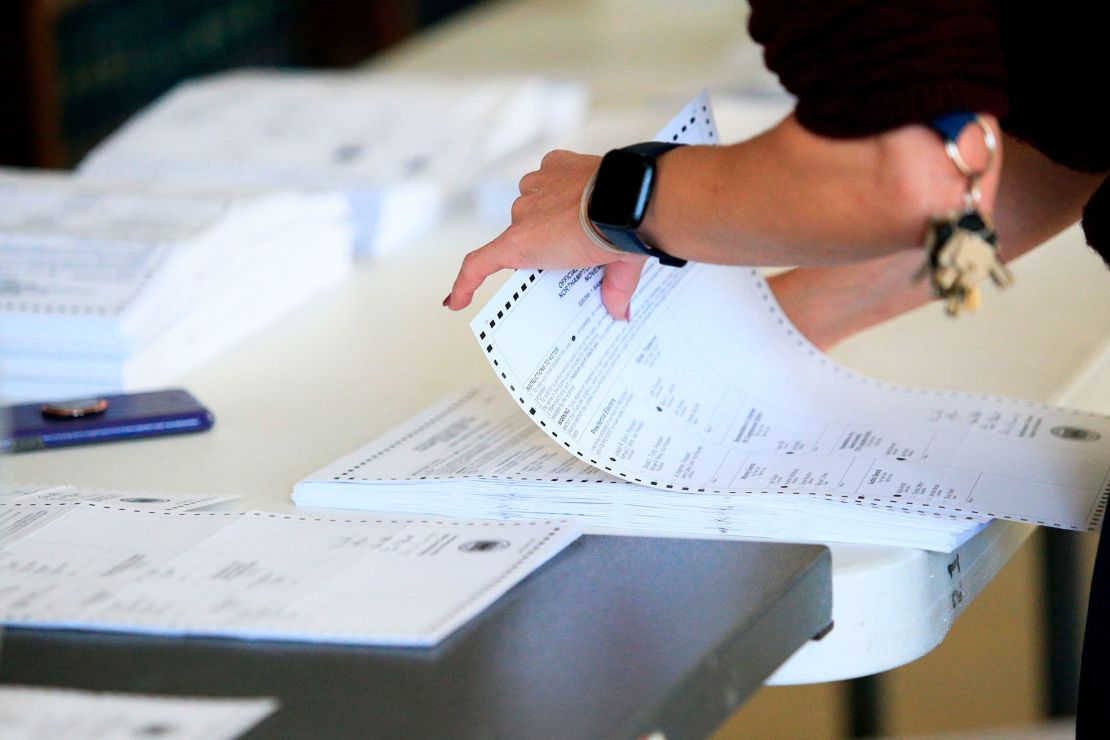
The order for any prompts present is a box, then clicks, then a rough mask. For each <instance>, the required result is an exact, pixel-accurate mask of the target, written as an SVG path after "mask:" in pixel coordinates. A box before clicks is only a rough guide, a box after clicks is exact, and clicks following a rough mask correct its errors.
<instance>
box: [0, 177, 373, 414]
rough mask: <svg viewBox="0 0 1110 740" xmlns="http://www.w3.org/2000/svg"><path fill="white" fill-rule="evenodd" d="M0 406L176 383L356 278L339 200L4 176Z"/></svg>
mask: <svg viewBox="0 0 1110 740" xmlns="http://www.w3.org/2000/svg"><path fill="white" fill-rule="evenodd" d="M0 202H2V203H3V204H4V207H3V208H2V209H0V276H2V277H0V397H2V398H3V399H4V400H7V401H17V400H30V399H40V398H73V397H79V396H82V395H86V394H100V393H106V392H112V391H121V390H123V391H128V390H135V389H139V388H144V387H153V386H160V385H164V384H167V383H172V382H174V381H176V380H177V379H179V378H180V377H181V376H182V375H183V374H184V373H185V372H187V371H189V370H190V369H192V368H195V367H197V366H198V365H200V364H201V363H203V362H205V361H207V360H209V359H210V358H212V357H213V356H214V355H216V354H217V353H219V352H220V351H222V350H224V349H226V348H228V347H230V346H232V345H233V344H235V343H236V342H237V341H239V340H240V339H242V338H243V337H245V336H246V335H247V334H249V333H251V332H253V331H255V330H257V329H258V328H260V327H261V326H263V325H265V324H267V323H268V322H270V321H272V320H274V319H275V318H276V317H278V316H280V315H282V314H284V313H286V312H287V311H289V310H290V309H292V308H293V307H295V306H297V305H299V304H301V303H303V302H304V301H305V300H307V299H308V298H310V297H311V296H313V295H315V294H317V293H318V292H320V291H321V290H322V289H324V288H326V287H327V286H330V285H333V284H334V283H336V282H337V281H338V280H340V279H342V278H343V277H344V276H346V275H347V274H348V273H349V271H350V263H351V259H350V255H351V241H352V234H351V226H350V223H349V218H348V213H347V202H346V200H345V199H344V198H343V197H342V196H341V195H338V194H325V193H320V194H316V195H308V194H303V193H300V194H298V193H280V192H272V191H266V192H257V191H249V190H244V189H236V190H230V189H226V188H225V189H223V190H213V189H210V188H209V189H205V190H203V191H199V190H197V189H195V188H188V187H181V186H161V185H154V184H144V185H141V186H138V185H133V184H126V183H114V184H112V183H106V182H90V181H85V180H82V179H80V178H74V177H69V176H64V175H50V174H42V173H29V172H22V171H15V170H2V171H0Z"/></svg>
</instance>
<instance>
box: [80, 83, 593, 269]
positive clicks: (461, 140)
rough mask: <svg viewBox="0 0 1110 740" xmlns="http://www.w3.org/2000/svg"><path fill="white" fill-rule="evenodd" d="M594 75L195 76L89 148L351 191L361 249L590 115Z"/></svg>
mask: <svg viewBox="0 0 1110 740" xmlns="http://www.w3.org/2000/svg"><path fill="white" fill-rule="evenodd" d="M585 106H586V94H585V92H584V90H583V88H582V87H581V86H580V85H576V84H571V83H564V82H554V81H550V80H545V79H537V78H494V79H472V78H467V79H450V78H443V77H427V76H414V75H392V74H382V73H366V72H288V71H282V72H279V71H272V70H271V71H255V70H248V71H236V72H232V73H227V74H222V75H217V76H214V77H209V78H205V79H202V80H198V81H195V82H189V83H185V84H183V85H181V86H179V87H178V88H176V89H175V90H174V91H172V92H171V93H169V94H168V95H167V96H165V97H164V98H163V99H161V100H160V101H158V102H157V103H155V104H154V105H153V106H152V107H151V108H149V109H148V110H146V111H144V112H143V113H141V114H140V115H138V116H137V117H135V118H134V119H133V120H132V121H130V122H129V123H128V124H127V125H126V126H124V127H123V128H122V129H121V130H120V131H119V132H118V133H116V134H115V135H114V136H112V137H110V138H109V139H108V140H107V141H106V142H104V143H103V144H102V145H101V146H99V147H98V148H97V149H96V150H94V151H93V152H92V154H90V155H89V157H88V158H86V160H85V161H84V162H83V164H82V165H81V172H82V174H84V175H86V176H98V177H99V176H109V177H123V178H128V179H137V180H156V181H162V182H166V181H175V182H188V183H195V184H203V185H227V184H232V185H251V186H267V187H274V186H278V187H296V188H302V189H309V190H315V189H320V188H325V189H340V190H342V191H344V192H345V193H346V194H347V195H348V197H349V199H350V202H351V205H352V214H353V217H354V220H355V223H356V227H357V241H356V244H357V248H358V250H359V251H362V252H374V253H381V252H387V251H389V250H391V249H395V248H396V247H398V246H399V245H402V244H404V243H405V242H407V241H410V240H411V239H413V238H415V237H417V236H419V235H421V234H423V233H425V232H426V231H427V230H428V229H429V228H431V227H432V226H434V225H435V224H436V223H437V222H438V220H439V219H440V217H441V215H442V212H443V210H444V207H445V204H446V203H447V202H448V200H449V198H450V197H451V196H452V195H455V194H457V193H460V192H462V191H464V190H467V189H469V188H471V187H472V186H473V185H474V183H476V182H480V181H481V179H482V177H483V173H485V172H486V171H487V170H489V169H490V168H491V167H493V166H495V165H496V164H497V163H498V162H500V161H502V160H504V159H505V158H506V157H509V156H510V155H512V154H513V153H514V152H517V151H519V150H521V149H525V148H529V147H532V146H535V145H536V144H537V143H541V142H552V143H554V141H555V139H557V138H558V136H559V135H560V134H561V133H562V132H565V131H567V130H569V129H571V128H572V127H574V126H575V125H577V124H578V122H579V121H580V120H581V119H582V117H583V115H584V111H585Z"/></svg>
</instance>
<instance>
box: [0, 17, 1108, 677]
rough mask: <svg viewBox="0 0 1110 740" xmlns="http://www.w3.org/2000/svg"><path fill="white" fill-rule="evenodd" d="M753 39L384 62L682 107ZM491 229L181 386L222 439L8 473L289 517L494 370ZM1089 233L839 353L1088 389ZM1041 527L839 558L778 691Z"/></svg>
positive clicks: (884, 638) (532, 30) (459, 52)
mask: <svg viewBox="0 0 1110 740" xmlns="http://www.w3.org/2000/svg"><path fill="white" fill-rule="evenodd" d="M614 29H615V30H614ZM743 34H744V32H743V15H742V11H741V8H740V6H738V5H734V4H733V3H731V2H730V3H720V2H709V1H708V0H706V1H704V2H698V3H693V4H665V3H662V2H647V3H633V2H631V0H627V1H626V0H598V1H597V2H583V1H579V2H561V1H559V0H528V1H527V2H520V3H509V4H496V5H494V6H491V7H487V8H483V9H481V10H480V11H479V12H477V13H473V14H469V15H464V16H462V17H461V18H460V19H459V20H458V21H455V22H450V23H447V24H444V25H442V26H440V27H438V28H437V29H436V30H435V31H434V32H433V33H431V34H428V35H427V36H424V37H420V38H418V39H416V40H415V41H413V42H412V43H410V44H407V45H404V46H402V47H401V48H399V49H398V50H397V51H396V52H394V53H392V54H390V55H388V56H387V57H386V58H384V59H383V60H382V61H381V62H380V64H381V66H382V67H385V68H390V69H404V70H434V71H450V72H454V73H459V72H509V71H518V72H519V71H525V72H527V71H536V72H551V73H556V72H557V73H561V74H564V75H574V76H578V77H581V78H582V79H585V80H587V81H593V82H595V83H596V86H595V91H596V103H597V105H598V107H599V108H601V109H604V108H605V107H606V106H608V105H610V104H613V105H620V106H627V105H630V104H651V103H658V102H659V101H660V100H665V101H668V104H669V102H673V101H677V102H682V98H683V97H689V95H690V94H692V93H693V92H696V91H697V90H698V89H700V88H701V87H702V86H704V85H705V84H706V83H707V82H715V81H719V80H720V79H721V77H722V75H724V74H726V73H731V72H730V70H732V71H735V77H736V78H737V79H740V78H745V79H748V80H749V81H752V84H763V81H764V80H765V78H764V77H762V76H761V75H760V74H759V73H757V72H754V71H751V68H750V64H751V61H752V59H754V58H755V57H754V56H753V55H752V53H751V46H750V44H747V45H746V44H745V43H744V42H743V40H742V39H743ZM657 52H658V53H657ZM737 60H740V61H739V62H738V61H737ZM730 65H732V67H730ZM745 65H747V66H745ZM705 69H710V72H709V73H707V74H702V73H701V71H702V70H705ZM664 109H665V106H664ZM661 122H662V121H660V123H661ZM722 134H724V135H727V134H728V132H727V130H726V131H722ZM495 233H496V229H494V228H491V227H490V226H489V225H486V224H483V223H481V222H480V221H479V220H477V219H475V218H474V217H472V216H467V215H466V214H459V215H457V216H456V217H455V218H453V219H452V220H450V221H449V222H448V223H445V224H444V225H443V226H442V227H441V228H439V229H437V230H436V232H435V233H434V234H432V235H431V236H430V237H428V238H427V239H425V240H424V241H423V242H421V243H419V244H416V245H414V246H413V247H412V248H411V249H409V250H407V251H406V252H405V253H403V254H399V255H396V256H394V257H391V258H390V259H388V260H380V261H370V262H367V263H365V264H362V265H360V266H359V268H358V269H357V271H356V274H355V276H354V278H353V279H352V280H350V281H349V282H347V283H346V284H344V285H342V286H340V287H339V288H337V289H336V290H335V291H333V292H332V293H331V294H329V295H327V296H324V297H321V298H319V299H317V300H315V301H313V302H312V303H310V304H309V305H307V306H305V307H304V308H303V309H302V310H300V311H298V312H297V313H296V314H295V315H293V316H291V317H289V318H288V319H286V320H284V321H282V322H281V323H280V324H279V325H276V326H273V327H270V328H269V329H268V330H266V331H264V332H262V333H260V334H258V335H256V336H255V337H253V338H251V339H250V340H249V341H246V342H244V343H243V344H242V345H241V346H240V347H238V348H237V349H236V350H235V351H233V352H230V353H228V354H227V355H225V356H223V357H221V358H220V359H218V360H216V361H214V362H212V363H211V364H210V365H208V366H206V367H205V368H203V369H201V370H200V371H197V372H194V373H192V374H191V375H190V376H189V377H188V378H187V379H186V380H185V383H184V384H185V385H186V386H187V387H188V388H190V389H191V390H192V391H193V392H194V393H196V394H197V396H198V397H199V398H200V399H201V400H203V401H204V402H205V403H206V404H208V405H209V406H210V407H211V408H212V409H214V411H215V413H216V416H217V424H216V426H215V428H214V429H213V430H212V431H211V432H209V433H207V434H203V435H195V436H184V437H179V438H165V439H158V440H146V441H138V442H127V443H119V444H115V445H112V446H98V447H88V448H83V449H80V448H78V449H71V450H63V451H56V452H50V453H37V454H36V453H32V454H27V455H22V456H17V457H14V458H10V459H8V460H5V461H4V464H5V467H6V468H7V472H8V474H9V475H10V477H11V478H12V479H14V480H16V481H19V482H32V481H41V482H44V483H62V482H74V483H79V484H83V485H86V486H97V487H113V488H121V489H139V490H141V489H153V490H162V491H180V492H200V493H222V494H236V495H240V496H243V497H244V498H243V501H242V506H243V507H244V508H246V507H256V508H265V509H270V510H277V511H291V510H293V509H294V507H293V506H292V504H291V503H290V501H289V492H290V490H291V489H292V486H293V484H294V483H295V482H296V481H297V480H299V479H300V478H302V477H304V476H305V475H307V474H308V473H310V472H312V471H313V470H315V469H316V468H318V467H319V466H321V465H322V464H323V463H325V462H328V461H330V460H332V459H334V458H336V457H338V456H339V455H341V454H343V453H346V452H348V451H349V450H351V449H353V448H355V447H357V446H359V445H361V444H363V443H364V442H366V441H367V440H369V439H370V438H371V437H373V436H375V435H377V434H379V433H381V432H383V431H385V430H386V429H388V428H389V427H391V426H393V425H394V424H396V423H398V422H400V421H402V420H403V419H405V418H407V417H408V416H410V415H411V414H413V413H415V412H416V411H418V410H419V409H421V408H422V407H423V406H425V405H426V404H427V403H429V402H430V401H431V400H433V399H435V398H437V397H439V396H441V395H443V394H445V393H448V392H450V391H453V390H455V389H457V388H459V387H460V386H464V385H467V384H469V383H472V382H473V381H475V380H478V379H483V378H485V377H487V374H488V373H489V368H488V366H487V365H486V362H485V359H484V358H483V357H482V355H481V352H480V351H479V349H478V347H477V345H476V344H475V342H474V341H473V339H472V338H471V336H470V333H469V331H468V329H467V327H466V322H467V320H468V318H469V315H457V314H451V313H449V312H448V311H447V310H446V309H444V308H442V307H441V305H440V302H441V300H442V298H443V296H444V295H445V294H446V292H447V290H448V289H449V287H450V284H451V280H452V278H453V276H454V271H455V269H456V267H457V263H458V260H459V259H460V258H461V256H462V254H463V253H464V252H465V251H467V250H468V249H471V248H473V247H475V246H477V245H479V244H481V243H483V242H484V241H486V240H488V239H489V238H492V237H493V236H494V235H495ZM1077 241H1079V237H1078V236H1077V234H1076V233H1075V232H1069V234H1067V235H1065V236H1064V237H1062V238H1060V239H1058V240H1057V241H1056V242H1055V243H1053V244H1052V245H1050V246H1049V247H1047V248H1043V249H1042V250H1038V253H1034V254H1032V255H1030V256H1028V257H1027V258H1025V259H1023V260H1021V261H1020V262H1019V264H1018V265H1017V266H1016V268H1015V271H1016V273H1017V277H1018V281H1017V286H1016V287H1015V288H1014V289H1012V290H1011V291H1009V292H1008V293H1007V294H1003V295H997V294H995V293H994V292H993V291H988V295H987V296H986V297H985V300H984V304H985V305H984V307H983V309H982V310H980V312H979V313H978V314H976V315H975V316H973V317H968V318H963V319H960V320H959V321H957V322H953V321H951V320H949V319H946V318H945V317H943V316H942V315H941V310H940V308H939V307H937V306H931V307H928V308H927V309H925V310H921V311H918V312H915V313H914V314H912V315H909V316H906V317H903V318H901V319H899V320H897V321H895V322H891V323H890V324H888V325H886V326H883V327H879V328H877V329H875V330H872V331H870V332H867V333H865V334H864V335H861V336H859V337H857V338H854V339H852V340H850V341H849V342H846V343H845V344H844V345H842V347H840V348H838V349H837V350H836V351H835V352H834V353H833V354H834V357H836V359H838V360H840V361H842V362H844V363H846V364H848V365H850V366H852V367H853V368H855V369H857V370H860V371H863V372H866V373H869V374H872V375H876V376H880V377H882V378H884V379H887V380H891V381H895V382H904V383H910V384H915V385H929V386H941V387H947V388H962V389H967V390H975V391H990V392H996V393H1003V394H1010V395H1019V396H1025V397H1029V398H1036V399H1050V398H1054V397H1056V396H1058V395H1059V394H1061V393H1063V392H1064V391H1065V390H1066V389H1068V388H1069V387H1071V386H1076V387H1078V386H1077V385H1076V384H1077V383H1078V382H1079V381H1078V380H1077V379H1076V378H1074V377H1073V376H1074V375H1075V374H1076V372H1077V371H1078V370H1079V368H1080V367H1081V366H1082V365H1083V363H1084V362H1087V361H1088V360H1089V359H1090V358H1091V357H1093V356H1094V353H1095V349H1096V348H1097V347H1098V346H1099V345H1100V343H1101V342H1102V341H1104V339H1105V338H1106V337H1108V336H1110V290H1107V288H1108V287H1110V276H1108V275H1107V273H1106V271H1105V270H1104V269H1103V268H1102V266H1101V264H1100V263H1099V261H1098V259H1097V257H1096V256H1094V255H1093V253H1089V250H1085V249H1084V248H1082V247H1081V246H1080V245H1078V244H1077V243H1076V242H1077ZM1062 288H1063V289H1062ZM489 293H490V291H489V290H488V289H487V290H486V291H485V292H483V293H482V294H480V295H479V298H478V301H477V302H478V303H480V302H481V301H482V296H488V295H489ZM1107 366H1108V367H1110V362H1108V363H1107ZM1104 375H1105V374H1104ZM1095 378H1096V380H1095V381H1090V379H1089V378H1088V381H1089V382H1087V385H1086V386H1084V388H1086V390H1083V389H1082V388H1080V389H1079V390H1077V391H1076V393H1077V395H1076V396H1075V397H1074V398H1073V399H1072V401H1073V403H1075V404H1077V405H1088V406H1091V407H1092V408H1097V406H1094V405H1092V404H1099V403H1101V404H1104V405H1103V406H1102V407H1101V408H1102V409H1103V410H1105V409H1106V408H1107V405H1105V404H1106V401H1107V396H1108V395H1110V391H1106V392H1105V393H1102V391H1099V390H1098V389H1100V388H1103V386H1101V385H1100V384H1099V383H1098V382H1097V373H1095ZM1100 393H1102V395H1100ZM1084 394H1085V395H1084ZM1084 399H1086V400H1088V401H1089V403H1087V404H1084V403H1082V402H1083V400H1084ZM1030 531H1031V528H1029V527H1024V526H1020V525H1015V524H1010V523H1003V522H998V523H995V524H993V525H992V526H991V527H990V528H988V530H987V531H985V532H984V533H983V534H981V535H979V536H978V537H976V538H975V539H974V540H973V541H972V542H969V543H968V544H967V545H965V547H964V548H962V549H961V550H960V552H959V553H957V554H958V556H959V568H958V570H957V569H956V568H955V566H954V562H955V559H956V555H957V554H954V555H952V556H942V555H939V554H935V553H926V552H923V551H918V550H909V549H898V548H874V547H867V548H864V547H847V546H836V547H834V548H833V569H834V575H833V581H834V582H833V598H834V606H833V618H834V620H835V623H836V627H835V629H834V630H833V632H832V633H831V634H830V635H829V636H828V637H826V638H825V639H824V640H822V641H821V642H819V643H811V644H809V645H807V646H806V647H804V648H803V649H802V650H801V651H799V652H798V653H797V654H796V655H795V656H794V658H792V659H791V660H790V661H789V662H788V663H787V664H786V665H784V666H783V668H782V669H781V670H780V671H779V672H778V673H777V674H776V676H775V677H774V678H773V682H776V683H798V682H813V681H826V680H834V679H842V678H850V677H853V676H860V675H867V674H870V673H875V672H878V671H882V670H886V669H889V668H893V667H895V666H897V665H901V664H903V663H905V662H908V661H910V660H913V659H915V658H917V657H919V656H920V655H923V654H924V653H926V652H928V651H929V650H930V649H932V648H933V647H934V646H936V645H937V644H938V643H939V642H940V641H941V640H942V639H943V637H944V635H945V634H946V632H947V630H948V629H949V627H950V626H951V624H952V621H953V620H954V619H955V617H956V616H958V615H959V613H960V612H961V611H962V610H963V609H964V608H965V607H966V606H967V604H968V603H969V602H970V601H971V600H972V599H973V598H974V596H975V595H976V594H977V593H978V592H979V590H980V589H981V588H982V586H983V585H984V584H986V583H987V582H989V580H990V578H991V577H992V576H993V575H994V574H995V573H996V572H997V571H998V569H999V568H1001V567H1002V565H1003V564H1005V562H1006V561H1007V560H1008V559H1009V557H1010V556H1011V555H1012V554H1013V552H1014V551H1015V550H1016V549H1017V548H1018V546H1019V545H1020V544H1021V542H1022V541H1023V540H1024V539H1025V538H1026V537H1027V536H1028V535H1029V533H1030ZM950 569H951V571H952V573H951V575H950V573H949V571H950Z"/></svg>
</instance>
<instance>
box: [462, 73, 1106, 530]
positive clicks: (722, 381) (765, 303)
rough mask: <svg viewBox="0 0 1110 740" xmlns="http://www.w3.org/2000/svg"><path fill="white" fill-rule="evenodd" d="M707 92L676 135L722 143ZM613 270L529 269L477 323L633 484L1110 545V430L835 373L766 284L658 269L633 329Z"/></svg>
mask: <svg viewBox="0 0 1110 740" xmlns="http://www.w3.org/2000/svg"><path fill="white" fill-rule="evenodd" d="M707 106H708V100H707V98H706V97H705V95H704V94H703V95H702V96H699V98H698V99H696V100H695V101H693V102H692V103H691V104H689V105H688V106H687V107H686V109H685V110H684V111H683V112H682V113H681V114H680V115H679V116H678V117H676V118H675V119H674V120H673V121H672V122H671V123H670V124H669V125H668V126H667V127H666V128H665V129H664V130H663V131H662V132H661V133H660V135H659V136H658V138H659V139H660V140H664V141H682V142H686V143H691V144H712V143H716V138H717V137H716V134H715V133H714V131H713V128H712V118H711V116H709V115H706V113H707V110H708V108H707ZM602 277H603V270H602V269H601V268H600V267H593V268H587V269H581V270H570V271H551V270H518V271H517V272H516V273H514V274H513V276H512V277H510V279H509V280H508V281H507V282H506V283H505V285H504V286H502V288H501V289H500V290H499V291H498V292H497V294H496V295H495V296H494V297H493V299H492V300H491V301H490V302H489V303H488V304H487V305H486V306H485V307H484V308H483V309H482V310H481V311H480V312H479V313H478V315H477V317H476V318H475V319H474V321H473V323H472V324H471V328H472V329H473V331H474V334H475V336H476V338H477V339H478V341H479V343H480V345H481V348H482V351H483V353H484V354H485V355H486V357H487V358H488V360H489V362H490V364H491V365H492V367H493V370H494V372H495V373H496V375H497V377H498V379H499V380H500V381H501V382H502V384H503V385H504V386H505V389H506V390H507V391H508V392H509V394H510V395H511V396H512V398H513V399H514V400H515V401H516V403H517V405H518V406H519V407H520V409H521V410H522V412H523V413H524V414H527V415H528V416H530V417H531V418H532V419H533V421H534V422H535V423H536V424H537V425H539V427H540V428H541V429H543V430H544V432H546V433H547V435H548V436H549V437H550V439H551V440H552V442H553V443H554V444H557V445H559V446H560V447H562V448H563V449H564V450H565V451H567V452H569V453H571V454H573V455H575V456H576V457H578V458H579V459H581V460H584V461H586V462H588V463H589V464H590V465H592V466H594V467H596V468H598V469H600V470H603V471H605V472H607V473H610V474H612V475H614V476H618V477H620V478H622V479H624V480H628V481H632V482H635V483H640V484H643V485H645V486H652V487H655V488H661V489H665V490H670V491H676V492H684V493H689V494H691V495H692V496H697V495H699V494H705V493H712V494H721V493H728V494H735V495H751V496H799V497H822V498H829V499H835V500H842V501H854V502H865V503H873V504H879V505H886V506H894V507H899V508H903V509H905V510H907V511H938V512H944V513H946V514H952V513H957V514H958V513H966V514H969V515H975V516H979V515H986V516H990V517H995V518H1005V519H1012V520H1017V521H1024V522H1035V523H1039V524H1046V525H1050V526H1054V527H1061V528H1066V529H1077V530H1098V529H1099V528H1100V527H1101V524H1102V519H1103V515H1104V512H1105V508H1106V499H1107V496H1108V495H1110V417H1108V416H1106V415H1105V414H1102V413H1089V412H1083V411H1076V410H1067V409H1060V408H1054V407H1050V406H1046V405H1043V404H1040V403H1035V402H1032V401H1025V400H1020V399H1015V398H1003V397H997V396H986V395H977V394H967V393H954V392H942V391H933V390H925V389H920V388H909V387H903V386H899V385H893V384H890V383H885V382H882V381H880V380H876V379H873V378H868V377H865V376H862V375H860V374H858V373H855V372H852V371H850V370H848V369H847V368H845V367H842V366H840V365H838V364H837V363H836V362H834V361H832V360H830V359H829V358H828V357H826V356H825V355H824V354H823V353H821V352H820V351H819V350H818V349H816V348H815V347H814V346H813V345H811V344H810V343H809V342H808V341H807V340H806V339H805V337H803V336H802V335H801V334H800V333H799V332H798V331H797V330H796V329H795V328H794V327H793V326H792V325H791V323H790V321H789V319H788V318H787V317H786V316H785V315H784V313H783V312H782V310H781V309H780V308H779V306H778V304H777V302H776V300H775V297H774V295H772V293H771V291H770V290H769V288H768V285H767V282H766V281H765V280H764V278H763V276H762V274H761V272H760V271H758V270H754V269H752V268H746V267H724V266H714V265H702V264H694V263H691V264H689V265H687V266H686V267H684V268H682V269H675V268H671V267H664V266H660V265H659V264H658V263H657V262H656V261H655V260H649V261H648V264H647V266H646V268H645V270H644V273H643V277H642V279H641V282H640V285H639V288H638V289H637V291H636V294H635V296H634V297H633V300H632V307H631V316H632V320H631V321H629V322H618V321H614V320H612V319H611V318H610V317H609V315H608V314H607V313H606V311H605V309H604V307H603V306H602V304H601V298H600V287H601V280H602Z"/></svg>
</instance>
